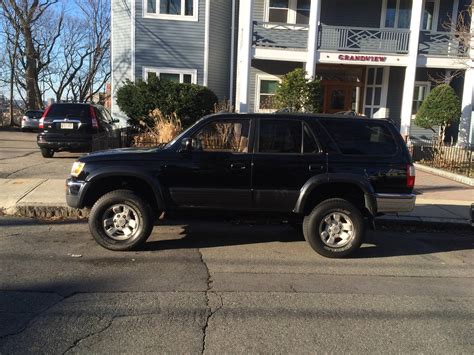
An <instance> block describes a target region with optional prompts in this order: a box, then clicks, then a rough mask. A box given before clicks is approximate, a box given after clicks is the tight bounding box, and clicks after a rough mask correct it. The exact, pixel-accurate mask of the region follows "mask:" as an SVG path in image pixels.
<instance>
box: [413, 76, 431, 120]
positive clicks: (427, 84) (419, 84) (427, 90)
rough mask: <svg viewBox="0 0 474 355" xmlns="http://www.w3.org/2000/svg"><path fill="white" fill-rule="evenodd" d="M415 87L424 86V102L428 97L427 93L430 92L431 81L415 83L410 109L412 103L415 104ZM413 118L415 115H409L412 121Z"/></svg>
mask: <svg viewBox="0 0 474 355" xmlns="http://www.w3.org/2000/svg"><path fill="white" fill-rule="evenodd" d="M417 86H425V87H426V96H425V98H424V99H423V100H425V99H426V97H427V96H428V95H429V93H430V91H431V81H415V85H414V87H413V100H411V104H412V107H413V103H414V102H415V88H416V87H417ZM415 117H416V113H412V115H411V118H412V120H414V119H415Z"/></svg>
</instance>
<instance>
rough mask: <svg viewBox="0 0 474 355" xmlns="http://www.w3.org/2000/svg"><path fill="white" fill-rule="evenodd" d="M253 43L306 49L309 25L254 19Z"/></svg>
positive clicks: (273, 46)
mask: <svg viewBox="0 0 474 355" xmlns="http://www.w3.org/2000/svg"><path fill="white" fill-rule="evenodd" d="M253 45H254V46H256V47H268V48H281V49H303V50H304V49H306V47H307V46H308V25H292V24H286V23H269V22H259V21H254V23H253Z"/></svg>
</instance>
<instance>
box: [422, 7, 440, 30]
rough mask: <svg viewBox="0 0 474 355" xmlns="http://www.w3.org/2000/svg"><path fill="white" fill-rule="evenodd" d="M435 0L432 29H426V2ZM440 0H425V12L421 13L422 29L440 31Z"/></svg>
mask: <svg viewBox="0 0 474 355" xmlns="http://www.w3.org/2000/svg"><path fill="white" fill-rule="evenodd" d="M427 1H430V2H434V8H433V20H432V23H431V28H430V29H425V28H423V15H424V13H423V12H424V11H425V6H426V2H427ZM439 3H440V1H439V0H423V10H422V11H423V12H422V13H421V23H420V29H421V31H430V32H437V31H438V20H439Z"/></svg>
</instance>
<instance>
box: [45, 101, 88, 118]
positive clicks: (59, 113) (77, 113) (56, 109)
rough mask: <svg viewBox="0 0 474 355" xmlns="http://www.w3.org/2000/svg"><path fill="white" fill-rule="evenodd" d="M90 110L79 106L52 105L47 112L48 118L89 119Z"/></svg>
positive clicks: (86, 106)
mask: <svg viewBox="0 0 474 355" xmlns="http://www.w3.org/2000/svg"><path fill="white" fill-rule="evenodd" d="M89 114H90V108H89V106H88V105H81V104H53V105H52V106H51V108H50V109H49V111H48V117H61V118H89Z"/></svg>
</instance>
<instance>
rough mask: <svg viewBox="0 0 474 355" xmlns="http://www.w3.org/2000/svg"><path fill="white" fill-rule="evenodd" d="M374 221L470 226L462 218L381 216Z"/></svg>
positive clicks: (469, 223)
mask: <svg viewBox="0 0 474 355" xmlns="http://www.w3.org/2000/svg"><path fill="white" fill-rule="evenodd" d="M376 221H390V222H399V223H400V222H401V223H403V222H408V223H427V224H450V225H463V226H470V225H471V222H470V221H469V220H467V219H462V218H441V217H419V216H382V217H377V219H376Z"/></svg>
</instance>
